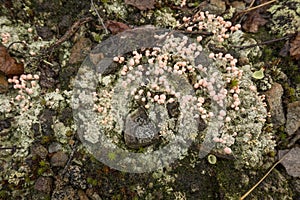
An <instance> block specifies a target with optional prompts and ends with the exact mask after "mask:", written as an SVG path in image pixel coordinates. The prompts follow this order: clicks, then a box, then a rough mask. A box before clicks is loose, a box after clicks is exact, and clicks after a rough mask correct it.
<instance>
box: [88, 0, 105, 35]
mask: <svg viewBox="0 0 300 200" xmlns="http://www.w3.org/2000/svg"><path fill="white" fill-rule="evenodd" d="M91 6H92V8H93V9H94V11H95V12H96V14H97V16H98V20H99V22H100V24H101V25H102V26H103V28H104V30H105V34H108V33H109V32H108V30H107V28H106V26H105V25H104V23H103V19H102V18H101V17H100V14H99V13H98V11H97V9H96V7H95V4H94V1H93V0H91Z"/></svg>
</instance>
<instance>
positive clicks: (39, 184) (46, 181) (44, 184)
mask: <svg viewBox="0 0 300 200" xmlns="http://www.w3.org/2000/svg"><path fill="white" fill-rule="evenodd" d="M52 182H53V181H52V178H50V177H43V176H40V177H39V178H38V179H37V180H36V181H35V184H34V189H35V190H37V191H39V192H43V193H46V194H50V192H51V188H52Z"/></svg>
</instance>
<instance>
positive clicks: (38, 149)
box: [31, 145, 48, 159]
mask: <svg viewBox="0 0 300 200" xmlns="http://www.w3.org/2000/svg"><path fill="white" fill-rule="evenodd" d="M31 154H32V156H35V155H37V156H39V157H40V158H42V159H45V158H46V157H47V155H48V151H47V149H46V148H45V147H44V146H42V145H33V146H32V147H31Z"/></svg>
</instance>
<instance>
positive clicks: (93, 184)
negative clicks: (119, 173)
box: [86, 177, 98, 186]
mask: <svg viewBox="0 0 300 200" xmlns="http://www.w3.org/2000/svg"><path fill="white" fill-rule="evenodd" d="M86 181H87V183H88V184H91V185H92V186H96V185H97V184H98V181H97V180H96V179H93V178H91V177H88V178H87V179H86Z"/></svg>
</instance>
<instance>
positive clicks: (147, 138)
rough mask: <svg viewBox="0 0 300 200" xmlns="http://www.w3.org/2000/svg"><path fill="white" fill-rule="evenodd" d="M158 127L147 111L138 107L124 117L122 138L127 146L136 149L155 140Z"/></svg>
mask: <svg viewBox="0 0 300 200" xmlns="http://www.w3.org/2000/svg"><path fill="white" fill-rule="evenodd" d="M158 132H159V131H158V129H157V127H156V126H155V124H154V123H152V122H151V121H150V119H149V118H148V116H147V113H146V112H145V111H144V110H143V109H141V108H139V109H137V110H135V111H133V112H132V113H130V114H129V115H128V116H127V117H126V124H125V131H124V140H125V143H126V145H127V146H128V147H130V148H134V149H138V148H140V147H144V146H148V145H150V144H153V143H154V142H155V141H157V139H158V137H159V135H158Z"/></svg>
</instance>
